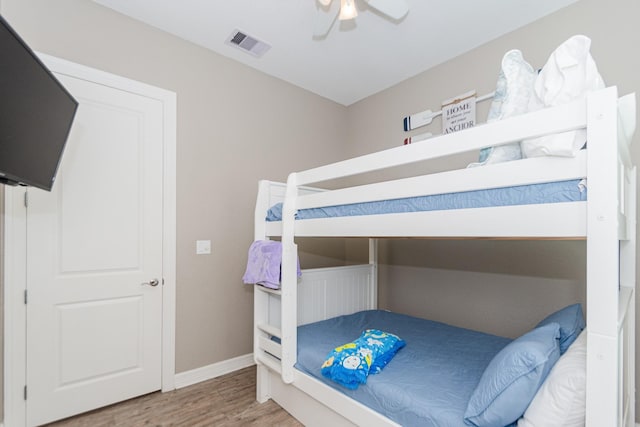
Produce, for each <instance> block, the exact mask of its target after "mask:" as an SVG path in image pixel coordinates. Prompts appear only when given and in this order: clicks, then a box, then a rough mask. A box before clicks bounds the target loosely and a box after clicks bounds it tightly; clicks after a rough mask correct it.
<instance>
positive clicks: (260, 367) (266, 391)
mask: <svg viewBox="0 0 640 427" xmlns="http://www.w3.org/2000/svg"><path fill="white" fill-rule="evenodd" d="M269 185H270V183H269V181H265V180H261V181H259V182H258V198H257V200H256V208H255V212H254V226H253V227H254V228H253V230H254V236H253V238H254V240H264V239H266V238H267V236H266V230H265V221H264V217H265V212H267V209H268V207H269V192H270V190H269ZM268 323H269V295H268V294H267V293H265V292H262V291H261V290H260V289H258V288H257V287H254V289H253V360H254V362H255V363H256V400H257V401H258V402H259V403H264V402H266V401H267V400H269V399H270V398H271V384H270V380H269V369H268V368H267V367H266V366H265V365H264V364H262V363H261V362H260V360H259V359H258V355H259V354H260V347H259V345H258V343H259V338H260V336H266V334H265V333H264V332H262V331H261V330H260V329H259V328H258V325H259V324H268Z"/></svg>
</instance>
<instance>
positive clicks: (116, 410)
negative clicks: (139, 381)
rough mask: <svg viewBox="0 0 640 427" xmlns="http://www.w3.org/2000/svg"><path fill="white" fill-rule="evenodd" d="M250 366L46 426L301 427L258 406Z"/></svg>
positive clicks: (277, 410) (270, 406)
mask: <svg viewBox="0 0 640 427" xmlns="http://www.w3.org/2000/svg"><path fill="white" fill-rule="evenodd" d="M255 390H256V368H255V366H253V367H250V368H245V369H241V370H239V371H236V372H233V373H231V374H227V375H224V376H221V377H218V378H215V379H213V380H209V381H206V382H202V383H199V384H196V385H192V386H190V387H185V388H182V389H179V390H175V391H172V392H168V393H160V392H157V393H152V394H148V395H146V396H142V397H138V398H136V399H132V400H128V401H126V402H122V403H118V404H116V405H112V406H108V407H106V408H102V409H98V410H95V411H92V412H89V413H87V414H83V415H78V416H76V417H73V418H68V419H66V420H63V421H59V422H56V423H52V424H49V426H50V427H53V426H55V427H106V426H126V427H137V426H146V427H150V426H153V427H166V426H185V427H187V426H188V427H205V426H223V427H232V426H233V427H239V426H302V424H300V423H299V422H298V421H296V419H295V418H293V417H292V416H291V415H289V414H288V413H287V412H286V411H285V410H284V409H282V408H281V407H280V406H278V405H277V404H276V403H274V402H273V401H271V400H269V401H268V402H266V403H263V404H258V403H257V402H256V398H255Z"/></svg>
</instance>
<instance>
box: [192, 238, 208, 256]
mask: <svg viewBox="0 0 640 427" xmlns="http://www.w3.org/2000/svg"><path fill="white" fill-rule="evenodd" d="M210 253H211V240H196V255H207V254H210Z"/></svg>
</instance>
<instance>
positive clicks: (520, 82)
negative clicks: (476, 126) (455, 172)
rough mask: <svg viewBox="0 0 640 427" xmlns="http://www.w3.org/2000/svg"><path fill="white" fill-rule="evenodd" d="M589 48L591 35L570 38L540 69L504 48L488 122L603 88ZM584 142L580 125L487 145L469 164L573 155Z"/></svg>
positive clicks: (577, 97) (568, 99)
mask: <svg viewBox="0 0 640 427" xmlns="http://www.w3.org/2000/svg"><path fill="white" fill-rule="evenodd" d="M590 48H591V40H590V39H589V38H588V37H586V36H582V35H577V36H573V37H571V38H569V39H568V40H567V41H565V42H564V43H562V44H561V45H560V46H559V47H558V48H557V49H556V50H555V51H554V52H553V53H552V54H551V56H550V57H549V60H548V61H547V63H546V64H545V65H544V67H543V68H542V70H541V71H540V73H539V74H537V73H536V72H535V70H534V69H533V67H532V66H531V65H529V63H527V61H525V59H524V58H523V56H522V53H521V52H520V51H519V50H512V51H509V52H507V53H506V54H505V55H504V57H503V59H502V66H501V71H500V74H499V76H498V82H497V85H496V90H495V95H494V99H493V102H492V104H491V107H490V109H489V116H488V118H487V122H493V121H496V120H502V119H506V118H509V117H514V116H517V115H520V114H524V113H527V112H532V111H537V110H540V109H542V108H547V107H555V106H558V105H563V104H568V103H570V102H572V101H576V100H578V99H582V98H584V97H585V96H586V95H587V94H588V93H589V92H592V91H595V90H599V89H604V87H605V85H604V81H603V79H602V77H601V76H600V74H599V73H598V68H597V66H596V63H595V61H594V60H593V58H592V57H591V53H590ZM586 141H587V133H586V130H584V129H580V130H575V131H570V132H564V133H559V134H555V135H547V136H543V137H539V138H534V139H529V140H524V141H521V142H519V143H518V142H515V143H511V144H505V145H501V146H497V147H488V148H484V149H482V150H481V151H480V158H479V160H478V163H472V164H471V165H469V166H482V165H486V164H492V163H500V162H505V161H510V160H518V159H521V158H530V157H540V156H562V157H574V156H575V155H576V154H577V152H578V150H580V149H581V148H583V147H584V146H585V143H586Z"/></svg>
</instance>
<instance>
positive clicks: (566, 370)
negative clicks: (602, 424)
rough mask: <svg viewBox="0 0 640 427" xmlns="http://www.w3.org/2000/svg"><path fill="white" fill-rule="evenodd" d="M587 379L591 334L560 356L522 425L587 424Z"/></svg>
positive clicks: (572, 426)
mask: <svg viewBox="0 0 640 427" xmlns="http://www.w3.org/2000/svg"><path fill="white" fill-rule="evenodd" d="M586 382H587V334H586V333H585V332H584V331H583V332H582V333H581V334H580V336H579V337H578V338H577V339H576V340H575V342H574V343H573V344H571V346H570V347H569V349H568V350H567V351H566V353H564V354H563V355H562V356H560V359H559V360H558V362H557V363H556V364H555V365H554V367H553V369H552V370H551V372H550V373H549V376H548V377H547V379H546V380H545V381H544V383H542V386H541V387H540V389H539V390H538V392H537V393H536V395H535V397H534V398H533V400H532V401H531V404H530V405H529V407H528V408H527V410H526V411H525V413H524V415H523V416H522V418H520V419H519V420H518V427H583V426H584V424H585V406H586V397H587V393H586Z"/></svg>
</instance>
